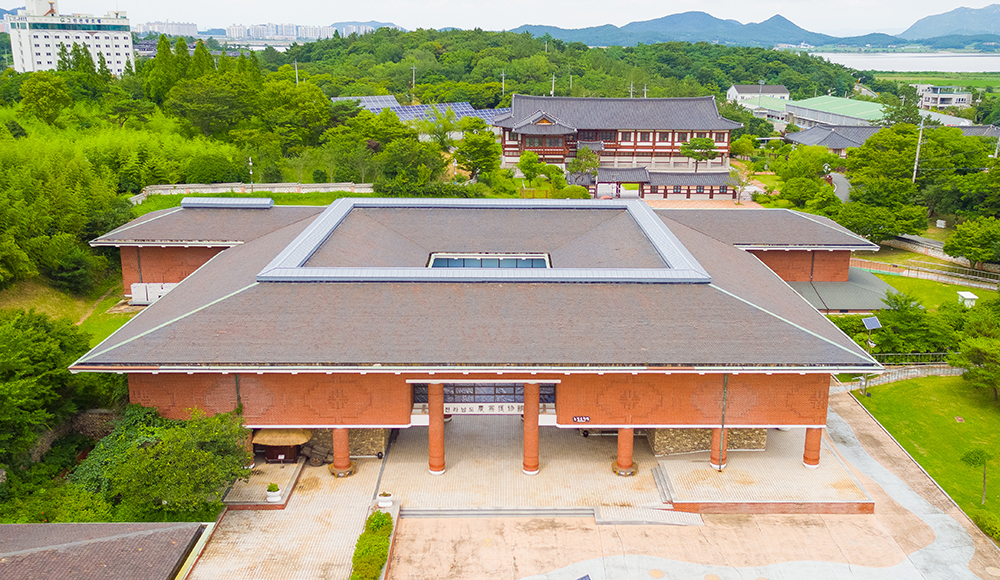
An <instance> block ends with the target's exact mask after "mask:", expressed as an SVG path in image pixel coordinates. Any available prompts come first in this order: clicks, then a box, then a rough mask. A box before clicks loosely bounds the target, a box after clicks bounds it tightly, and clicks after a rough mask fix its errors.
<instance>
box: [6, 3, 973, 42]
mask: <svg viewBox="0 0 1000 580" xmlns="http://www.w3.org/2000/svg"><path fill="white" fill-rule="evenodd" d="M988 4H989V2H980V3H960V2H954V1H949V0H944V1H943V2H937V1H931V0H908V1H906V2H903V1H901V0H834V1H831V2H821V1H819V0H758V1H757V2H747V1H746V0H716V1H714V2H711V3H706V2H703V1H696V0H673V1H671V2H662V1H655V0H611V1H608V0H548V1H543V2H539V1H538V0H500V1H494V2H484V1H483V0H477V1H470V0H421V1H420V2H413V1H404V0H369V1H367V2H344V1H332V2H331V1H320V0H293V1H291V2H288V3H284V2H274V1H273V0H268V1H263V0H214V1H212V2H205V1H203V0H197V1H196V0H168V1H164V0H60V1H59V9H60V11H61V12H64V13H67V12H81V13H87V14H97V15H103V14H104V13H106V12H108V11H113V10H116V9H119V10H125V11H127V12H128V15H129V18H131V19H132V21H133V22H136V23H139V22H149V21H154V20H172V21H175V22H177V21H179V22H195V23H197V24H198V27H199V29H206V28H222V27H225V26H228V25H229V24H235V23H241V24H258V23H264V22H274V23H285V22H290V23H294V24H330V23H332V22H341V21H349V20H360V21H368V20H377V21H382V22H394V23H396V24H398V25H400V26H402V27H404V28H407V29H414V28H442V27H446V26H456V27H459V28H475V27H480V28H484V29H487V30H502V29H511V28H516V27H517V26H520V25H522V24H548V25H553V26H559V27H562V28H581V27H585V26H598V25H602V24H614V25H617V26H621V25H624V24H628V23H629V22H632V21H636V20H650V19H653V18H659V17H661V16H666V15H668V14H675V13H678V12H687V11H693V10H701V11H704V12H708V13H709V14H711V15H713V16H715V17H717V18H727V19H733V20H738V21H740V22H743V23H747V22H761V21H763V20H766V19H768V18H770V17H771V16H773V15H775V14H781V15H782V16H784V17H786V18H788V19H789V20H791V21H792V22H794V23H796V24H798V25H799V26H801V27H802V28H805V29H806V30H810V31H813V32H823V33H827V34H834V35H848V34H865V33H868V32H889V33H898V32H902V31H903V30H905V29H906V28H907V27H909V26H910V25H911V24H913V23H914V22H916V21H917V20H919V19H920V18H923V17H925V16H929V15H932V14H940V13H942V12H947V11H949V10H952V9H954V8H958V7H959V6H967V7H969V8H982V7H984V6H986V5H988ZM0 7H5V8H12V7H13V6H12V5H11V3H10V2H3V3H2V4H0Z"/></svg>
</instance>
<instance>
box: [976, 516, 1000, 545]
mask: <svg viewBox="0 0 1000 580" xmlns="http://www.w3.org/2000/svg"><path fill="white" fill-rule="evenodd" d="M970 517H971V518H972V521H973V522H975V523H976V525H977V526H979V529H981V530H982V531H983V533H985V534H986V535H987V536H990V537H991V538H996V539H1000V518H998V517H997V516H995V515H993V514H992V513H990V512H988V511H986V510H976V511H974V512H972V515H971V516H970Z"/></svg>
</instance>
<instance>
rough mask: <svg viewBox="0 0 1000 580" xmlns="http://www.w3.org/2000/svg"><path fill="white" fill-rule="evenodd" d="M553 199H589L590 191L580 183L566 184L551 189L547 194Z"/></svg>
mask: <svg viewBox="0 0 1000 580" xmlns="http://www.w3.org/2000/svg"><path fill="white" fill-rule="evenodd" d="M549 197H550V198H555V199H590V191H588V190H587V188H586V187H584V186H582V185H567V186H566V187H564V188H562V189H560V190H556V191H553V192H552V193H550V194H549Z"/></svg>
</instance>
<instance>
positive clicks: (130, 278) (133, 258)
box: [121, 246, 225, 295]
mask: <svg viewBox="0 0 1000 580" xmlns="http://www.w3.org/2000/svg"><path fill="white" fill-rule="evenodd" d="M224 249H225V248H221V247H220V248H206V247H202V246H195V247H188V248H181V247H168V248H160V247H142V248H138V247H135V246H125V247H122V248H121V255H122V282H123V283H124V284H125V293H126V295H130V293H131V288H132V284H135V283H138V282H145V283H176V282H180V281H181V280H183V279H184V278H187V277H188V276H190V275H191V273H192V272H194V271H195V270H197V269H198V268H200V267H201V266H202V265H203V264H204V263H205V262H207V261H209V260H210V259H211V258H212V256H214V255H216V254H218V253H219V252H221V251H222V250H224Z"/></svg>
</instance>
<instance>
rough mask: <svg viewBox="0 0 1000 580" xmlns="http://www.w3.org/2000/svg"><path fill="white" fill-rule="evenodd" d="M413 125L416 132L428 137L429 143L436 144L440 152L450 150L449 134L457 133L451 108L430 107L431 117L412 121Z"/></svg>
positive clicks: (450, 140)
mask: <svg viewBox="0 0 1000 580" xmlns="http://www.w3.org/2000/svg"><path fill="white" fill-rule="evenodd" d="M413 124H414V126H415V127H416V128H417V131H419V132H420V133H422V134H424V135H427V136H429V137H430V138H431V141H433V142H434V143H437V145H438V147H440V148H441V151H448V150H449V149H451V146H452V144H453V140H452V138H451V134H452V133H457V132H458V130H459V123H458V118H457V117H456V116H455V111H452V110H451V107H448V108H445V109H443V110H440V109H438V108H437V107H436V106H434V105H431V117H430V118H427V119H419V120H417V121H414V122H413Z"/></svg>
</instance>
